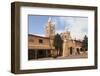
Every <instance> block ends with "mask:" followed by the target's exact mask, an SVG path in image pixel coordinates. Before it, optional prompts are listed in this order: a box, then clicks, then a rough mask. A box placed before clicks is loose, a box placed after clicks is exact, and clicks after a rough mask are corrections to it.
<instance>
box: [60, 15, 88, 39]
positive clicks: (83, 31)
mask: <svg viewBox="0 0 100 76" xmlns="http://www.w3.org/2000/svg"><path fill="white" fill-rule="evenodd" d="M60 19H61V20H64V21H65V22H66V25H65V27H67V28H68V29H69V31H70V32H71V37H72V38H73V39H75V38H76V39H83V37H84V35H88V33H87V30H88V18H86V17H60Z"/></svg>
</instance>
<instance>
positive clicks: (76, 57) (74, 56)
mask: <svg viewBox="0 0 100 76" xmlns="http://www.w3.org/2000/svg"><path fill="white" fill-rule="evenodd" d="M81 58H88V55H87V54H86V53H85V54H80V55H69V56H67V57H62V56H59V57H57V58H52V57H50V58H39V59H35V60H36V61H37V60H39V61H40V60H58V59H81Z"/></svg>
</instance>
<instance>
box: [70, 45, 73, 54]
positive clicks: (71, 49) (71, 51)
mask: <svg viewBox="0 0 100 76" xmlns="http://www.w3.org/2000/svg"><path fill="white" fill-rule="evenodd" d="M72 53H73V48H72V47H70V54H71V55H72Z"/></svg>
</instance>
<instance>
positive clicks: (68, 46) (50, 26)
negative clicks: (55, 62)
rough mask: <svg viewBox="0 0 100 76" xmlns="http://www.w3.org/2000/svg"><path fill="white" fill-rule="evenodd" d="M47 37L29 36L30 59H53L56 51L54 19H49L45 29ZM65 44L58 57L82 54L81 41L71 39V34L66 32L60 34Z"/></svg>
mask: <svg viewBox="0 0 100 76" xmlns="http://www.w3.org/2000/svg"><path fill="white" fill-rule="evenodd" d="M44 31H45V36H37V35H32V34H28V59H29V60H31V59H39V58H47V57H52V53H53V52H54V50H55V47H54V46H53V42H54V37H55V32H56V30H55V24H54V23H53V22H52V19H51V18H49V19H48V22H47V24H46V25H45V28H44ZM60 36H61V38H62V40H63V44H62V51H61V52H60V54H59V55H58V56H62V57H67V56H69V55H72V54H74V55H76V54H80V50H81V46H82V42H81V41H79V40H73V39H72V38H71V35H70V32H69V31H68V30H64V31H63V32H62V33H61V34H60Z"/></svg>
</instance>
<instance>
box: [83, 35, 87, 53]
mask: <svg viewBox="0 0 100 76" xmlns="http://www.w3.org/2000/svg"><path fill="white" fill-rule="evenodd" d="M82 48H83V49H85V51H87V50H88V37H87V36H86V35H85V36H84V39H83V41H82Z"/></svg>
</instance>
